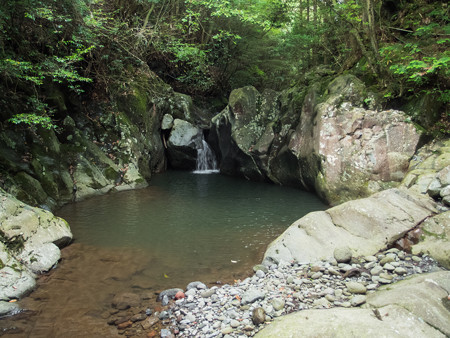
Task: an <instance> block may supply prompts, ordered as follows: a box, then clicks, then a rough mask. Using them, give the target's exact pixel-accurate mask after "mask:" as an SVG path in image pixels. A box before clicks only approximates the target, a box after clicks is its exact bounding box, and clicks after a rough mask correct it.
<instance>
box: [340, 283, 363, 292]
mask: <svg viewBox="0 0 450 338" xmlns="http://www.w3.org/2000/svg"><path fill="white" fill-rule="evenodd" d="M345 286H346V287H347V289H348V291H349V292H351V293H361V294H364V293H366V292H367V289H366V287H365V286H364V285H363V284H361V283H358V282H348V283H345Z"/></svg>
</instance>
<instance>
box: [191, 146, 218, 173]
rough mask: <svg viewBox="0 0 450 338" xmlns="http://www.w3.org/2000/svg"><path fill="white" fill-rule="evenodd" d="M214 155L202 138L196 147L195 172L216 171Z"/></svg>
mask: <svg viewBox="0 0 450 338" xmlns="http://www.w3.org/2000/svg"><path fill="white" fill-rule="evenodd" d="M218 172H219V167H218V165H217V159H216V155H215V154H214V151H213V150H212V149H211V147H210V146H209V144H208V143H207V142H206V141H205V140H204V139H202V142H201V145H200V146H199V147H198V148H197V162H196V169H195V171H194V173H195V174H213V173H218Z"/></svg>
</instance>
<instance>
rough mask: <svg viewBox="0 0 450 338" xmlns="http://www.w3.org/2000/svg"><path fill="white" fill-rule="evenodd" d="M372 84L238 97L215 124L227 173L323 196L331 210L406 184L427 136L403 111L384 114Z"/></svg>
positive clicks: (248, 92) (245, 92)
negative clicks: (421, 141)
mask: <svg viewBox="0 0 450 338" xmlns="http://www.w3.org/2000/svg"><path fill="white" fill-rule="evenodd" d="M375 107H376V99H375V96H374V95H373V94H371V93H370V92H368V91H367V89H366V87H365V85H364V83H362V82H361V81H360V80H358V79H357V78H356V77H354V76H352V75H342V76H339V77H337V78H336V79H334V80H333V81H331V82H330V83H329V84H327V83H326V82H324V80H322V82H317V83H314V84H313V85H311V86H310V87H309V88H308V90H307V91H305V90H301V89H299V88H293V89H290V90H288V91H285V92H282V93H276V92H274V91H265V92H263V93H259V92H258V91H257V90H256V89H255V88H254V87H244V88H239V89H235V90H233V91H232V93H231V94H230V98H229V104H228V106H227V107H226V108H225V109H224V110H223V111H222V112H221V113H220V114H219V115H217V116H215V117H214V118H213V119H212V126H211V134H210V138H211V140H210V141H211V143H212V144H213V145H215V150H216V153H218V154H219V157H220V159H221V161H220V162H221V167H220V169H221V172H222V173H225V174H230V175H238V176H243V177H246V178H248V179H252V180H270V181H272V182H274V183H277V184H282V185H290V186H296V187H301V188H304V189H307V190H315V191H316V192H317V193H318V194H319V196H320V197H321V198H322V199H324V200H325V201H327V202H329V203H330V204H333V205H334V204H339V203H342V202H345V201H348V200H352V199H355V198H360V197H366V196H370V195H371V194H372V193H374V192H378V191H381V190H384V189H387V188H391V187H395V186H397V185H399V184H400V182H401V180H402V179H403V177H404V176H405V174H406V172H407V170H408V165H409V160H410V159H411V157H412V156H413V155H414V152H415V150H416V147H417V145H418V142H419V136H420V134H419V133H418V132H417V130H416V128H415V127H414V125H413V124H412V123H410V122H408V121H407V120H408V118H407V116H406V115H405V114H404V113H403V112H400V111H396V110H387V111H377V110H375Z"/></svg>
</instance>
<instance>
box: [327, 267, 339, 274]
mask: <svg viewBox="0 0 450 338" xmlns="http://www.w3.org/2000/svg"><path fill="white" fill-rule="evenodd" d="M328 273H329V274H330V275H333V276H340V275H341V273H340V272H339V271H337V270H336V269H334V268H328Z"/></svg>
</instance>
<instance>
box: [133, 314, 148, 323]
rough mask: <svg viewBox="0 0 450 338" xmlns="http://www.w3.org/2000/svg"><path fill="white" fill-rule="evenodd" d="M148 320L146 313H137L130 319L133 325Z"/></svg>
mask: <svg viewBox="0 0 450 338" xmlns="http://www.w3.org/2000/svg"><path fill="white" fill-rule="evenodd" d="M146 318H147V315H146V314H145V313H137V314H135V315H134V316H132V317H131V318H130V320H131V321H132V322H133V323H135V322H140V321H143V320H144V319H146Z"/></svg>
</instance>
